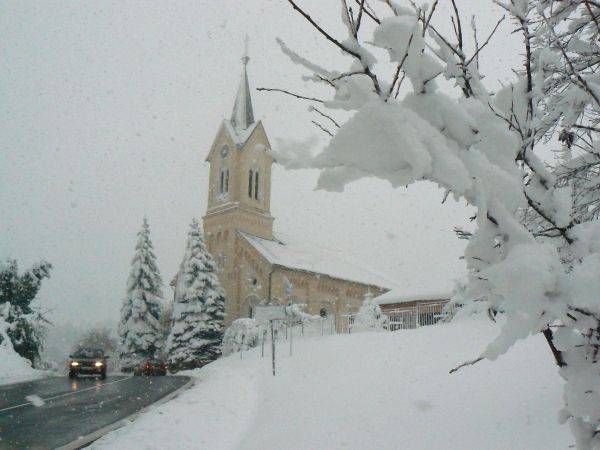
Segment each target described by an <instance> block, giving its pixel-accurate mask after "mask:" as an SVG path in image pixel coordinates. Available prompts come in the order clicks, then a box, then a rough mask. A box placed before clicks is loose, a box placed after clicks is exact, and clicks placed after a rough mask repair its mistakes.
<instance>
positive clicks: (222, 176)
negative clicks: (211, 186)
mask: <svg viewBox="0 0 600 450" xmlns="http://www.w3.org/2000/svg"><path fill="white" fill-rule="evenodd" d="M224 175H225V174H224V173H223V171H222V170H221V188H220V189H219V192H220V193H221V194H222V193H223V178H224Z"/></svg>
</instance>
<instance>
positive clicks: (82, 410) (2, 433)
mask: <svg viewBox="0 0 600 450" xmlns="http://www.w3.org/2000/svg"><path fill="white" fill-rule="evenodd" d="M188 381H189V378H188V377H180V376H176V377H125V376H109V377H107V378H106V379H105V380H99V379H95V378H78V379H75V380H69V379H68V378H67V377H66V376H64V377H61V378H58V377H56V378H46V379H43V380H38V381H31V382H26V383H19V384H12V385H6V386H0V449H2V450H12V449H18V450H25V449H31V450H33V449H35V450H38V449H54V448H57V447H61V446H63V445H66V444H68V443H70V442H73V441H75V440H77V439H78V438H79V437H81V436H85V435H87V434H90V433H92V432H94V431H96V430H99V429H100V428H103V427H105V426H107V425H110V424H112V423H114V422H116V421H118V420H120V419H123V418H125V417H127V416H129V415H131V414H133V413H135V412H137V411H139V410H141V409H143V408H144V407H146V406H148V405H150V404H151V403H154V402H155V401H157V400H159V399H160V398H162V397H164V396H165V395H167V394H169V393H170V392H172V391H174V390H175V389H177V388H179V387H180V386H183V385H184V384H186V383H187V382H188ZM31 396H34V397H31Z"/></svg>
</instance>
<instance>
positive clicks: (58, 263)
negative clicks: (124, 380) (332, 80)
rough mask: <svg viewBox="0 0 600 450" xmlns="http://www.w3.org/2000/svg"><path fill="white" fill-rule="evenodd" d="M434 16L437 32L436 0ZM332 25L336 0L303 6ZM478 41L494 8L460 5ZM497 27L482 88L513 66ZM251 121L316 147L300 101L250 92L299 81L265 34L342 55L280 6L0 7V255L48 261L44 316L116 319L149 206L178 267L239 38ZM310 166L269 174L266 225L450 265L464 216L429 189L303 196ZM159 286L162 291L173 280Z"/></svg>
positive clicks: (386, 255) (364, 185)
mask: <svg viewBox="0 0 600 450" xmlns="http://www.w3.org/2000/svg"><path fill="white" fill-rule="evenodd" d="M440 3H441V4H442V6H441V7H440V12H439V13H438V15H437V17H436V19H435V20H434V22H436V24H437V25H438V27H439V28H440V29H442V30H449V29H450V28H449V26H450V25H449V24H450V22H449V18H448V17H447V15H446V12H447V11H448V8H447V5H445V3H449V2H448V1H446V0H442V1H441V2H440ZM301 4H302V5H305V7H306V8H307V9H308V10H309V11H312V12H314V15H315V17H316V18H317V19H318V20H319V21H320V22H321V23H323V24H324V25H325V26H327V27H330V28H331V29H332V30H333V33H334V34H335V33H337V35H339V36H341V35H342V34H341V30H340V26H339V24H338V23H337V21H338V17H339V12H340V9H339V1H338V0H311V1H302V2H301ZM458 4H459V6H460V7H461V8H462V11H463V15H464V17H465V21H467V22H468V21H469V19H470V16H471V14H475V15H477V17H478V19H479V23H480V26H479V28H480V30H479V32H480V34H481V35H486V34H487V33H488V32H489V30H490V29H491V28H492V27H493V25H494V22H495V20H496V19H497V17H498V16H499V15H500V14H501V13H500V11H498V8H497V7H496V6H494V5H492V3H491V1H487V0H468V1H467V0H459V1H458ZM511 30H512V27H511V25H510V24H508V23H506V24H504V25H502V26H501V28H500V30H499V34H498V36H497V37H496V38H495V39H494V40H493V41H492V43H491V44H490V46H489V48H488V49H487V51H486V52H485V53H484V54H483V56H482V65H483V69H484V71H485V72H487V73H488V74H490V75H489V76H488V78H487V79H486V82H487V83H488V86H490V87H497V86H498V82H499V81H504V82H506V81H508V80H509V79H510V76H511V72H510V69H511V68H512V67H516V66H517V64H518V62H519V56H518V51H519V49H518V47H517V44H518V41H517V38H516V37H515V36H511V35H510V32H511ZM246 33H247V34H248V35H249V36H250V44H249V55H250V58H251V59H250V64H249V67H248V71H249V77H250V84H251V88H252V89H253V93H252V96H253V103H254V112H255V116H256V117H257V118H259V119H262V120H263V122H264V124H265V127H266V130H267V134H268V136H269V138H270V140H271V143H272V144H273V146H274V147H277V146H281V145H285V144H286V143H289V142H290V141H304V140H307V139H308V138H310V137H311V136H317V137H318V138H319V140H318V141H317V145H315V146H314V149H313V150H314V151H318V150H319V148H322V146H323V145H325V144H326V139H324V137H326V136H325V135H324V134H323V133H322V132H320V131H319V130H317V129H316V128H315V127H314V126H312V125H311V124H310V121H311V119H314V117H312V115H311V114H310V113H309V112H308V111H307V107H308V104H306V103H303V102H300V101H296V100H294V99H292V98H290V97H286V96H283V95H280V94H270V93H263V92H256V91H254V88H256V87H259V86H267V87H283V88H286V89H290V90H294V91H303V92H311V90H312V89H313V88H314V87H313V85H312V84H306V83H305V82H303V81H302V79H301V75H302V73H303V71H302V69H301V68H299V67H297V66H295V65H294V64H293V63H291V62H290V61H289V60H288V59H287V58H286V57H285V56H284V55H283V54H282V53H281V52H280V50H279V48H278V46H277V45H276V43H275V38H276V37H281V38H282V39H283V40H284V41H285V42H286V43H288V44H289V45H290V46H291V47H292V48H295V49H297V50H299V51H300V52H301V53H303V54H305V55H306V56H309V57H311V58H313V59H316V60H318V61H320V62H321V63H323V64H325V65H328V67H333V66H334V65H335V64H339V62H340V61H344V60H343V57H342V56H341V55H340V54H339V52H338V51H337V49H335V48H333V47H332V46H331V45H329V44H328V43H327V42H325V41H324V40H323V39H321V38H320V37H319V36H318V35H316V34H315V33H314V32H313V31H312V29H311V28H310V27H309V26H308V25H307V24H306V23H305V22H304V21H303V19H302V18H301V17H300V16H299V15H298V14H296V13H294V11H293V10H292V8H291V7H290V6H289V5H288V4H287V2H284V1H281V0H273V1H268V0H253V1H249V0H239V1H233V0H203V1H170V2H165V1H161V2H158V1H154V2H147V1H144V2H141V1H139V2H138V1H122V0H119V1H86V2H72V1H44V2H39V1H21V0H19V1H4V2H2V3H0V60H1V61H2V67H3V69H2V74H1V75H0V136H1V139H0V258H2V259H4V258H6V257H11V258H16V259H17V260H18V262H19V263H20V265H21V267H22V268H26V267H27V266H29V265H30V264H31V263H33V262H34V261H37V260H39V259H41V258H45V259H47V260H49V261H50V262H52V263H53V264H54V270H53V272H52V277H51V279H50V280H47V281H45V282H44V287H43V290H42V291H41V293H40V299H41V301H42V305H43V307H44V308H45V309H52V312H51V314H50V317H51V319H52V320H53V321H54V322H56V323H58V324H60V323H63V322H66V321H71V322H79V321H84V322H93V321H116V320H117V319H118V315H119V309H120V305H121V301H122V298H123V296H124V293H125V284H126V279H127V276H128V271H129V264H130V260H131V257H132V256H133V247H134V245H135V241H136V239H135V235H136V232H137V231H138V229H139V228H140V225H141V222H142V217H143V216H144V215H147V217H148V220H149V222H150V226H151V231H152V238H153V241H154V245H155V250H156V254H157V256H158V264H159V267H160V269H161V272H162V275H163V279H164V280H165V281H166V282H168V281H169V280H170V279H171V277H172V276H173V275H174V273H175V272H176V270H177V267H178V265H179V262H180V259H181V257H182V255H183V250H184V246H185V240H186V234H187V227H188V224H189V222H190V220H191V218H192V217H197V218H201V217H202V215H203V214H204V213H205V210H206V199H207V175H208V164H207V163H205V162H204V159H205V157H206V155H207V153H208V150H209V147H210V144H211V142H212V140H213V138H214V136H215V134H216V132H217V130H218V127H219V125H220V122H221V120H222V119H223V118H228V117H229V115H230V113H231V109H232V106H233V101H234V97H235V91H236V88H237V85H238V80H239V75H240V71H241V62H240V57H241V55H242V52H243V47H244V44H243V41H244V36H245V34H246ZM317 175H318V174H317V173H316V172H314V171H294V172H291V171H285V170H284V169H282V168H281V167H279V166H274V167H273V183H272V190H273V192H272V214H273V215H274V217H275V218H276V221H275V231H276V232H277V231H279V232H283V233H284V234H288V235H293V236H294V237H296V238H299V239H305V240H310V241H312V242H314V243H316V244H319V245H325V246H329V247H331V248H335V249H343V250H345V251H347V253H348V255H349V256H350V257H352V258H354V259H360V260H361V261H362V262H363V263H364V264H365V266H367V267H370V268H374V269H375V270H378V271H380V272H383V273H385V274H387V275H388V276H391V277H393V278H394V279H396V280H397V282H398V283H399V284H401V285H403V286H406V288H407V289H411V290H414V289H419V288H429V287H431V286H438V285H450V282H451V280H453V279H455V278H457V277H459V276H460V275H461V273H462V271H463V270H464V267H463V265H462V263H461V262H460V261H459V259H458V258H459V257H460V255H461V251H462V249H463V246H464V241H458V240H457V239H456V238H455V237H454V234H453V233H452V228H453V227H454V226H462V225H464V224H466V223H468V219H467V217H468V216H469V215H470V214H471V213H472V212H471V211H470V210H469V209H468V208H466V207H465V206H464V205H461V204H457V203H454V202H453V201H448V202H447V203H446V204H445V205H441V204H440V202H441V199H442V194H443V193H442V192H441V191H440V190H438V189H437V188H436V187H435V186H433V185H430V184H419V185H416V186H411V187H409V188H408V189H405V188H402V189H392V188H391V187H390V186H389V185H388V184H387V183H384V182H381V181H378V180H363V181H360V182H357V183H354V184H353V185H351V186H349V188H348V189H347V190H346V192H345V193H342V194H334V193H328V192H323V191H314V187H315V182H316V177H317ZM165 294H166V295H167V296H169V297H170V296H171V295H172V292H171V290H170V288H168V287H165Z"/></svg>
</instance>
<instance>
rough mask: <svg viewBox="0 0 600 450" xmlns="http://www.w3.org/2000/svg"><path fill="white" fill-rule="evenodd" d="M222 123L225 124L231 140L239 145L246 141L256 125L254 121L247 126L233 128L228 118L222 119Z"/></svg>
mask: <svg viewBox="0 0 600 450" xmlns="http://www.w3.org/2000/svg"><path fill="white" fill-rule="evenodd" d="M223 123H224V124H225V127H226V128H227V131H228V132H229V135H230V136H231V139H233V142H235V144H236V145H237V146H239V147H241V146H242V145H244V144H245V143H246V141H247V140H248V138H249V137H250V135H251V134H252V132H253V131H254V129H255V128H256V125H257V124H256V123H253V124H251V125H249V126H248V128H246V129H243V130H242V129H237V128H235V127H234V126H233V124H232V123H231V122H230V121H229V120H223Z"/></svg>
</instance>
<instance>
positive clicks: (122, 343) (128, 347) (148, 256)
mask: <svg viewBox="0 0 600 450" xmlns="http://www.w3.org/2000/svg"><path fill="white" fill-rule="evenodd" d="M137 236H138V240H137V244H136V246H135V255H134V257H133V259H132V260H131V272H130V274H129V279H128V280H127V295H126V297H125V299H124V300H123V307H122V308H121V321H120V323H119V350H118V353H119V360H120V363H121V369H122V370H125V371H128V370H132V369H133V368H135V367H136V366H137V365H139V364H140V363H142V362H143V361H144V360H145V359H147V358H152V357H154V356H155V355H156V353H157V352H158V351H160V349H161V348H162V334H161V326H160V323H159V318H160V312H161V306H162V298H163V293H162V279H161V277H160V272H159V270H158V266H157V265H156V256H155V255H154V250H153V246H152V241H151V240H150V227H149V225H148V220H147V219H146V218H145V217H144V222H143V225H142V229H141V230H140V231H139V232H138V234H137Z"/></svg>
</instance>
